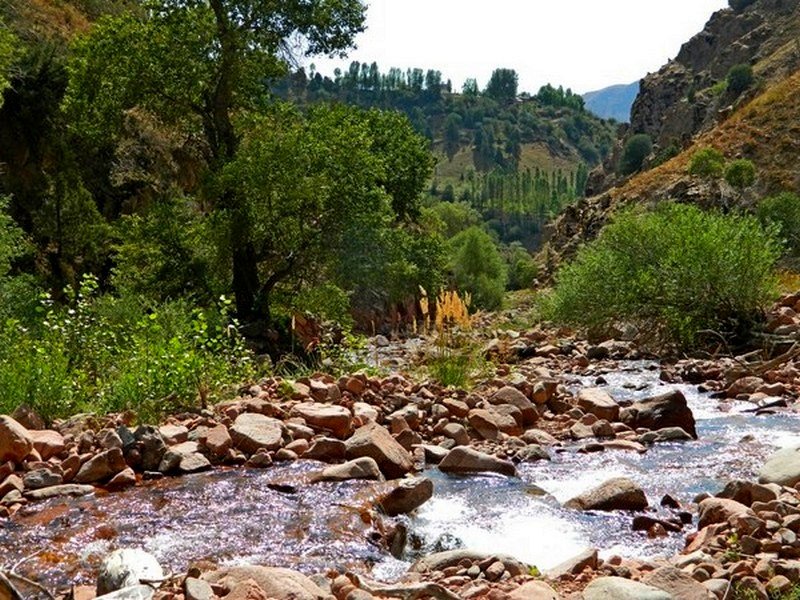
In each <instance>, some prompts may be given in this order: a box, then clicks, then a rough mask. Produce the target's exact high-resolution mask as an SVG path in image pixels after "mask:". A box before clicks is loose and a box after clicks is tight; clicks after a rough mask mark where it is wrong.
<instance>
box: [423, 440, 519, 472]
mask: <svg viewBox="0 0 800 600" xmlns="http://www.w3.org/2000/svg"><path fill="white" fill-rule="evenodd" d="M439 469H440V470H441V471H443V472H444V473H481V472H492V473H500V474H502V475H507V476H509V477H516V475H517V470H516V468H515V467H514V465H513V464H512V463H510V462H509V461H507V460H501V459H499V458H497V457H495V456H491V455H490V454H485V453H483V452H479V451H477V450H475V449H473V448H469V447H467V446H457V447H455V448H453V449H452V450H451V451H450V452H448V453H447V456H445V457H444V459H443V460H442V462H440V463H439Z"/></svg>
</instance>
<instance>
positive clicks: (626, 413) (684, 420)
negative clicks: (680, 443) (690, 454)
mask: <svg viewBox="0 0 800 600" xmlns="http://www.w3.org/2000/svg"><path fill="white" fill-rule="evenodd" d="M620 420H621V421H622V422H623V423H625V424H626V425H627V426H628V427H630V428H632V429H638V428H640V427H643V428H645V429H651V430H653V431H657V430H659V429H664V428H666V427H680V428H681V429H683V430H684V431H685V432H686V433H688V434H689V435H691V436H692V438H694V439H697V429H696V428H695V421H694V415H693V414H692V411H691V409H690V408H689V406H688V405H687V404H686V397H685V396H684V395H683V394H682V393H681V392H680V391H679V390H673V391H671V392H667V393H666V394H662V395H660V396H654V397H652V398H647V399H645V400H640V401H639V402H635V403H634V404H632V405H631V406H629V407H627V408H624V409H623V410H622V411H620Z"/></svg>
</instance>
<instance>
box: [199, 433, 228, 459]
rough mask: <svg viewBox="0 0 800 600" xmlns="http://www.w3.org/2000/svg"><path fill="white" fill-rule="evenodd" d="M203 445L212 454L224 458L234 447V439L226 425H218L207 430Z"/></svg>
mask: <svg viewBox="0 0 800 600" xmlns="http://www.w3.org/2000/svg"><path fill="white" fill-rule="evenodd" d="M203 445H204V446H205V447H206V448H207V449H208V451H209V452H210V453H211V455H212V456H214V457H216V458H222V457H224V456H225V454H227V452H228V450H230V449H231V448H232V447H233V440H232V439H231V434H230V433H229V432H228V428H227V427H225V425H217V426H215V427H212V428H211V429H209V430H208V431H207V432H206V435H205V438H204V440H203Z"/></svg>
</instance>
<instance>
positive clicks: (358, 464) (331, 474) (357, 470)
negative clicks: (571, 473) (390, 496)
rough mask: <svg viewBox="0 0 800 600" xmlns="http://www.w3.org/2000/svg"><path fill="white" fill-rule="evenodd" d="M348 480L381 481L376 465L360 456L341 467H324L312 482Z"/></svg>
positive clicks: (378, 468) (365, 457)
mask: <svg viewBox="0 0 800 600" xmlns="http://www.w3.org/2000/svg"><path fill="white" fill-rule="evenodd" d="M348 479H378V480H380V479H383V474H382V473H381V470H380V467H378V463H377V462H375V459H373V458H370V457H369V456H362V457H361V458H356V459H354V460H351V461H349V462H346V463H344V464H341V465H332V466H330V467H326V468H325V469H323V470H322V471H321V472H320V473H318V474H316V475H315V476H314V477H313V480H314V481H346V480H348Z"/></svg>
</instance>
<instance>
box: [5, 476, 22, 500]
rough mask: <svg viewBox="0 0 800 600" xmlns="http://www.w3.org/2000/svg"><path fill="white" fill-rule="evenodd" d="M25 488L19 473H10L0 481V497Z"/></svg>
mask: <svg viewBox="0 0 800 600" xmlns="http://www.w3.org/2000/svg"><path fill="white" fill-rule="evenodd" d="M24 489H25V483H24V482H23V481H22V478H21V477H20V476H19V475H15V474H14V473H11V474H10V475H9V476H8V477H6V478H5V479H4V480H3V482H2V483H0V498H2V497H3V496H5V495H6V494H7V493H8V492H11V491H17V492H22V490H24Z"/></svg>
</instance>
